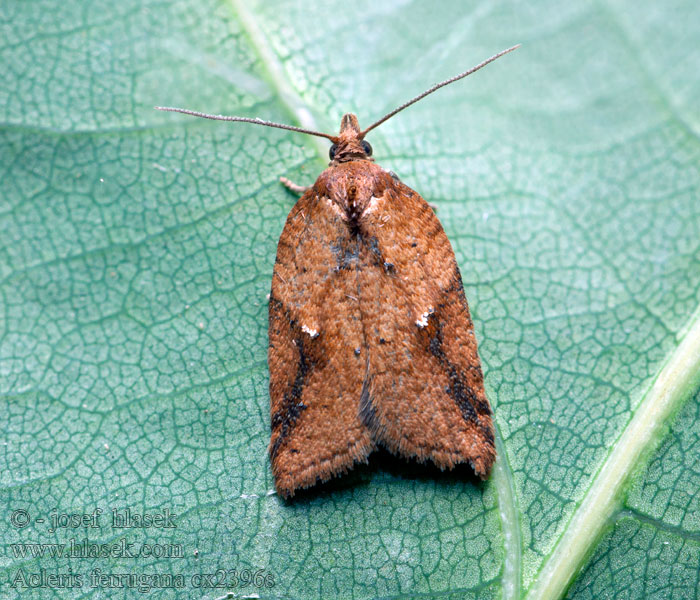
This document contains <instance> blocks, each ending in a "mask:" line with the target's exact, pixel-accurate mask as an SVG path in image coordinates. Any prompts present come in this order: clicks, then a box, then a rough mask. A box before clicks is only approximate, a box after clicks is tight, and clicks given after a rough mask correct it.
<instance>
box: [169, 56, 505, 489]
mask: <svg viewBox="0 0 700 600" xmlns="http://www.w3.org/2000/svg"><path fill="white" fill-rule="evenodd" d="M517 47H518V46H514V47H512V48H508V49H507V50H504V51H502V52H499V53H498V54H496V55H494V56H492V57H491V58H489V59H487V60H485V61H484V62H482V63H480V64H479V65H477V66H475V67H473V68H471V69H469V70H468V71H465V72H464V73H461V74H459V75H456V76H455V77H452V78H451V79H448V80H446V81H443V82H442V83H439V84H436V85H435V86H433V87H432V88H430V89H429V90H427V91H426V92H424V93H422V94H420V95H419V96H417V97H416V98H413V99H412V100H410V101H409V102H407V103H405V104H403V105H402V106H400V107H398V108H397V109H395V110H393V111H392V112H390V113H389V114H387V115H385V116H384V117H382V118H381V119H380V120H379V121H377V122H375V123H374V124H372V125H370V126H369V127H368V128H367V129H365V130H362V129H361V128H360V126H359V124H358V121H357V117H355V115H353V114H346V115H344V116H343V118H342V121H341V124H340V133H339V134H338V135H337V136H333V135H330V134H326V133H321V132H317V131H310V130H307V129H302V128H299V127H293V126H290V125H283V124H279V123H271V122H268V121H262V120H260V119H250V118H247V117H227V116H221V115H209V114H206V113H199V112H196V111H190V110H186V109H178V108H163V107H157V108H159V109H160V110H168V111H174V112H182V113H185V114H190V115H194V116H200V117H205V118H209V119H216V120H226V121H244V122H251V123H256V124H260V125H267V126H270V127H279V128H282V129H290V130H292V131H298V132H301V133H307V134H310V135H316V136H321V137H325V138H328V139H329V140H330V141H331V142H332V144H333V145H332V146H331V149H330V159H331V162H330V163H329V165H328V168H327V169H326V170H325V171H324V172H323V173H321V175H320V176H319V178H318V179H317V180H316V183H314V185H313V186H311V187H308V188H303V187H300V186H297V185H295V184H293V183H291V182H290V181H289V180H287V179H285V178H281V181H282V183H284V184H285V185H286V186H287V187H289V188H290V189H292V190H293V191H297V192H301V193H303V195H302V196H301V198H300V199H299V200H298V201H297V203H296V204H295V205H294V207H293V208H292V210H291V212H290V213H289V216H288V217H287V222H286V224H285V226H284V230H283V231H282V235H281V236H280V240H279V245H278V246H277V258H276V261H275V267H274V273H273V277H272V291H271V294H270V305H269V319H270V323H269V336H270V343H269V348H268V364H269V368H270V416H271V426H272V436H271V439H270V446H269V453H270V460H271V463H272V473H273V475H274V478H275V486H276V488H277V491H278V493H279V494H280V495H282V496H284V497H290V496H293V495H294V493H295V492H296V491H298V490H300V489H302V488H307V487H310V486H313V485H314V484H316V483H318V482H323V481H327V480H328V479H330V478H331V477H333V476H334V475H338V474H341V473H345V472H347V471H348V470H349V469H350V468H352V466H353V465H354V464H355V463H358V462H367V460H368V456H369V454H370V453H371V452H372V451H373V450H374V449H375V448H377V447H378V446H383V447H385V448H387V449H388V450H389V451H390V452H392V453H394V454H397V455H399V456H402V457H405V458H413V459H415V460H417V461H418V462H426V461H428V460H430V461H432V462H433V463H434V464H435V465H436V466H438V467H439V468H440V469H451V468H453V467H454V466H455V465H457V464H460V463H469V464H471V466H472V467H473V469H474V471H475V472H476V473H477V474H478V475H479V476H480V477H481V478H482V479H485V478H487V477H488V476H489V473H490V471H491V467H492V465H493V462H494V460H495V458H496V449H495V446H494V431H493V423H492V420H491V407H490V405H489V402H488V400H487V398H486V393H485V391H484V382H483V376H482V372H481V363H480V360H479V355H478V353H477V343H476V338H475V336H474V328H473V325H472V320H471V317H470V315H469V307H468V305H467V299H466V297H465V295H464V288H463V286H462V278H461V276H460V273H459V268H458V266H457V261H456V260H455V255H454V252H453V251H452V247H451V246H450V242H449V240H448V239H447V236H446V235H445V232H444V230H443V229H442V226H441V225H440V222H439V221H438V219H437V217H436V215H435V213H434V211H433V210H432V209H431V207H430V206H429V205H428V203H427V202H426V201H425V200H424V199H423V198H421V196H420V195H419V194H417V193H416V192H415V191H414V190H412V189H411V188H409V187H408V186H407V185H404V184H403V183H402V182H401V181H399V179H398V178H397V177H396V175H394V174H393V173H391V172H389V171H386V170H384V169H383V168H382V167H380V166H379V165H377V164H375V163H374V159H373V158H372V156H371V155H372V148H371V146H370V145H369V143H368V142H367V141H366V140H365V136H366V134H367V133H368V132H369V131H370V130H371V129H374V128H375V127H376V126H377V125H379V124H381V123H383V122H384V121H386V120H387V119H388V118H390V117H392V116H393V115H395V114H396V113H397V112H399V111H401V110H403V109H404V108H406V107H407V106H410V105H411V104H413V103H414V102H417V101H418V100H420V99H421V98H424V97H425V96H427V95H428V94H430V93H432V92H434V91H435V90H437V89H438V88H440V87H443V86H445V85H447V84H449V83H452V82H453V81H457V80H458V79H461V78H463V77H466V76H467V75H470V74H471V73H473V72H474V71H477V70H478V69H480V68H481V67H483V66H485V65H487V64H488V63H490V62H492V61H494V60H496V59H497V58H499V57H500V56H503V55H504V54H506V53H508V52H511V51H512V50H515V48H517Z"/></svg>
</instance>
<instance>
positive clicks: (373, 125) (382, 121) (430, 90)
mask: <svg viewBox="0 0 700 600" xmlns="http://www.w3.org/2000/svg"><path fill="white" fill-rule="evenodd" d="M517 48H520V44H516V45H515V46H512V47H511V48H507V49H506V50H501V51H500V52H499V53H498V54H494V55H493V56H492V57H491V58H487V59H486V60H485V61H483V62H480V63H479V64H478V65H476V66H475V67H472V68H471V69H468V70H467V71H464V73H460V74H459V75H455V76H454V77H450V78H449V79H445V81H442V82H441V83H436V84H435V85H434V86H433V87H431V88H430V89H427V90H425V91H424V92H423V93H422V94H419V95H418V96H416V97H415V98H412V99H411V100H409V101H408V102H406V103H404V104H402V105H401V106H399V107H398V108H395V109H394V110H392V111H391V112H390V113H387V114H386V115H384V116H383V117H382V118H381V119H379V121H376V122H375V123H372V124H371V125H370V126H369V127H368V128H367V129H365V130H364V131H363V132H362V133H361V134H360V137H361V138H364V137H365V135H366V134H367V132H368V131H371V130H372V129H374V128H375V127H377V126H378V125H381V124H382V123H384V121H386V120H387V119H391V117H393V116H394V115H395V114H396V113H397V112H401V111H402V110H403V109H404V108H408V107H409V106H411V104H415V103H416V102H418V100H422V99H423V98H425V97H426V96H427V95H428V94H432V93H433V92H434V91H435V90H439V89H440V88H441V87H444V86H446V85H449V84H450V83H454V82H455V81H458V80H459V79H463V78H464V77H466V76H467V75H471V74H472V73H474V72H475V71H478V70H479V69H481V67H485V66H486V65H488V64H489V63H490V62H493V61H494V60H496V59H497V58H500V57H501V56H503V55H504V54H508V53H509V52H512V51H513V50H515V49H517Z"/></svg>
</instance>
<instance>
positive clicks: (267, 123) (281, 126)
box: [154, 106, 338, 143]
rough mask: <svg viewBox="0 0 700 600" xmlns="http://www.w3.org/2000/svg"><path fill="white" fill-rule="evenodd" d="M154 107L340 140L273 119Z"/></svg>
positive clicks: (194, 115) (160, 108) (216, 119)
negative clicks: (273, 120) (265, 119)
mask: <svg viewBox="0 0 700 600" xmlns="http://www.w3.org/2000/svg"><path fill="white" fill-rule="evenodd" d="M154 108H155V109H156V110H163V111H165V112H177V113H182V114H183V115H191V116H193V117H201V118H203V119H212V120H214V121H240V122H242V123H253V124H255V125H265V127H277V128H278V129H288V130H289V131H296V132H298V133H307V134H309V135H315V136H318V137H324V138H327V139H329V140H331V142H333V143H336V142H337V141H338V138H337V137H336V136H333V135H330V134H328V133H321V132H320V131H312V130H311V129H304V128H302V127H294V125H285V124H284V123H273V122H272V121H263V120H262V119H251V118H250V117H231V116H227V115H210V114H208V113H203V112H199V111H196V110H189V109H187V108H174V107H172V106H155V107H154Z"/></svg>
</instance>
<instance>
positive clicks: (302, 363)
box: [270, 296, 313, 459]
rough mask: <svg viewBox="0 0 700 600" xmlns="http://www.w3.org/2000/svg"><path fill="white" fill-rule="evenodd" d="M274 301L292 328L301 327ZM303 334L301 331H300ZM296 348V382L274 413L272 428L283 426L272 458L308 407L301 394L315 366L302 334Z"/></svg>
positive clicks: (271, 454) (271, 299) (271, 300)
mask: <svg viewBox="0 0 700 600" xmlns="http://www.w3.org/2000/svg"><path fill="white" fill-rule="evenodd" d="M273 303H274V308H275V309H277V310H279V311H280V312H284V318H285V319H286V320H287V322H288V323H289V325H290V328H291V329H292V330H294V329H299V328H298V326H297V324H296V322H295V321H294V320H293V319H292V318H291V317H290V315H289V313H288V311H286V310H284V309H283V306H282V302H280V301H279V300H277V299H276V298H273V297H272V296H270V305H271V306H272V305H273ZM299 334H301V332H299ZM295 341H296V348H297V349H298V350H299V362H298V364H297V372H296V375H295V377H294V383H293V384H292V387H291V388H290V389H287V390H285V392H284V398H283V401H282V407H281V408H280V410H278V411H277V412H276V413H275V414H273V415H272V419H271V424H272V429H273V430H274V429H276V428H277V427H281V430H280V433H279V436H278V437H277V439H276V440H275V443H274V444H273V445H272V448H270V458H272V459H274V458H275V456H277V453H278V452H279V450H280V448H281V447H282V444H284V442H285V441H286V440H287V438H288V437H289V434H290V433H291V432H292V431H293V430H294V426H295V425H296V422H297V420H298V419H299V416H300V415H301V413H302V411H303V410H304V409H305V408H306V405H305V404H304V403H303V402H302V401H301V394H302V392H303V390H304V380H305V379H306V376H307V375H308V373H309V371H310V370H311V368H312V367H313V363H311V361H310V360H309V359H308V357H307V355H306V353H305V351H304V339H303V336H302V335H297V336H296V338H295Z"/></svg>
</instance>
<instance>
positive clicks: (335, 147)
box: [328, 144, 338, 160]
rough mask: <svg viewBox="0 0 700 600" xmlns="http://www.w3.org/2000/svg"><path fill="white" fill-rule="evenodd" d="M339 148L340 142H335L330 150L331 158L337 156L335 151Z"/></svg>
mask: <svg viewBox="0 0 700 600" xmlns="http://www.w3.org/2000/svg"><path fill="white" fill-rule="evenodd" d="M337 149H338V144H333V145H332V146H331V149H330V150H329V151H328V156H329V157H330V159H331V160H333V159H334V158H335V151H336V150H337Z"/></svg>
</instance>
